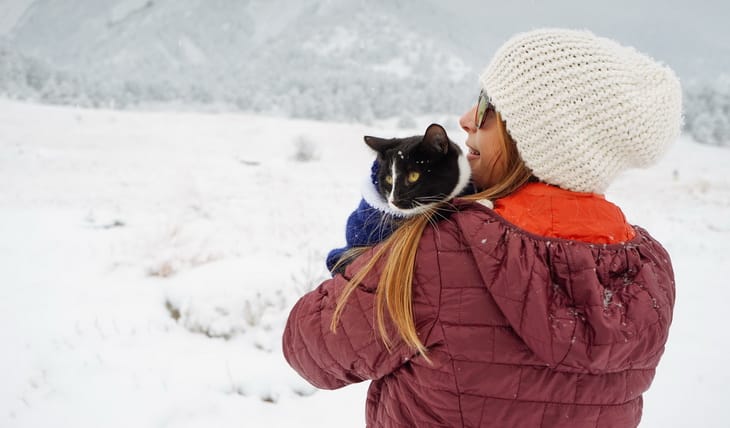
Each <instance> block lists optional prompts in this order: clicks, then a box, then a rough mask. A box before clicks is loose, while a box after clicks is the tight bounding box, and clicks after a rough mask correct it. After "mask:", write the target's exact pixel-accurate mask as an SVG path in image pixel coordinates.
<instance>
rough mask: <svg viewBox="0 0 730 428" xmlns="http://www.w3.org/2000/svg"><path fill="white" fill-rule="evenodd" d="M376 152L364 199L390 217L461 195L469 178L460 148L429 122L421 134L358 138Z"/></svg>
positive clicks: (424, 210) (425, 210)
mask: <svg viewBox="0 0 730 428" xmlns="http://www.w3.org/2000/svg"><path fill="white" fill-rule="evenodd" d="M364 140H365V143H366V144H367V145H368V146H369V147H370V148H371V149H373V150H374V151H375V152H377V158H376V160H375V163H374V165H373V176H372V177H371V183H369V185H368V186H365V187H364V189H363V192H364V193H368V192H377V194H372V193H370V194H364V195H363V197H364V198H365V200H366V201H367V202H368V203H370V205H372V206H373V207H375V208H377V209H379V210H381V211H383V212H385V213H387V214H392V215H395V216H396V217H410V216H413V215H418V214H423V213H428V212H430V211H431V210H432V209H433V208H434V207H435V206H437V205H438V204H440V203H442V202H444V201H448V200H450V199H452V198H454V197H456V196H458V195H459V194H461V193H462V192H463V191H464V190H465V189H466V188H467V186H469V180H470V177H471V169H470V168H469V163H468V161H467V160H466V156H465V155H464V152H463V151H462V150H461V148H459V146H458V145H456V144H455V143H454V142H453V141H451V140H449V137H448V135H447V134H446V130H445V129H444V128H443V127H442V126H441V125H438V124H436V123H434V124H431V125H430V126H429V127H428V128H427V129H426V132H425V133H424V135H422V136H420V135H416V136H413V137H406V138H391V139H384V138H378V137H372V136H365V137H364Z"/></svg>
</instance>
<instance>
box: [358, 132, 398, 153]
mask: <svg viewBox="0 0 730 428" xmlns="http://www.w3.org/2000/svg"><path fill="white" fill-rule="evenodd" d="M364 139H365V144H367V145H368V146H370V148H371V149H373V150H375V151H376V152H378V153H385V152H386V151H387V150H388V149H390V148H391V147H393V146H395V145H396V144H397V143H398V142H397V141H395V140H386V139H385V138H378V137H371V136H369V135H366V136H365V137H364Z"/></svg>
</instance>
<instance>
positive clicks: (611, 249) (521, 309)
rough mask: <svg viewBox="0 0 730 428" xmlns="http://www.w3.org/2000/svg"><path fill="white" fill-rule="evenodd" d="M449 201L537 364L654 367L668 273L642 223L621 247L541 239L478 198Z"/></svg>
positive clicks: (666, 306) (668, 304) (591, 368)
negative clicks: (630, 238) (455, 208)
mask: <svg viewBox="0 0 730 428" xmlns="http://www.w3.org/2000/svg"><path fill="white" fill-rule="evenodd" d="M458 205H459V206H460V208H461V209H462V212H460V213H458V214H456V215H455V216H454V219H455V221H456V222H457V223H458V225H459V229H460V230H461V233H462V234H463V240H464V242H465V243H466V244H467V245H468V247H470V249H471V252H472V254H473V256H474V258H475V261H476V265H477V266H478V269H479V273H480V275H481V278H482V280H483V282H484V285H485V287H487V289H488V290H489V291H490V293H491V295H492V296H493V298H494V299H495V301H496V303H497V305H498V307H499V308H500V310H501V311H502V313H503V314H504V316H505V317H506V318H507V320H508V322H509V323H510V325H511V326H512V329H513V330H514V332H515V334H517V335H518V336H519V337H520V338H521V339H522V340H523V341H524V343H525V344H526V345H527V346H528V347H529V349H530V350H531V351H532V352H533V353H534V354H535V355H536V356H537V357H538V358H539V359H541V360H542V361H544V362H545V364H546V365H548V366H550V367H552V368H556V369H559V370H564V371H581V372H590V373H605V372H615V371H622V370H627V369H631V368H642V367H649V366H651V365H652V364H654V365H656V362H657V361H658V360H659V357H660V356H661V354H662V352H663V350H664V343H665V342H666V339H667V332H668V329H669V324H670V323H671V316H672V308H673V305H674V277H673V272H672V268H671V264H670V261H669V256H668V254H667V252H666V251H665V250H664V248H662V246H661V245H660V244H659V243H658V242H656V241H655V240H654V239H653V238H652V237H651V236H650V235H649V234H648V233H647V232H646V231H645V230H643V229H641V228H638V227H635V228H634V230H635V231H636V236H635V237H634V238H633V239H632V240H630V241H628V242H626V243H623V244H592V243H586V242H578V241H573V240H566V239H559V238H545V237H541V236H538V235H534V234H532V233H530V232H527V231H525V230H522V229H520V228H518V227H516V226H514V225H512V224H511V223H508V222H507V221H505V220H504V219H503V218H502V217H500V216H499V215H498V214H497V213H496V212H494V211H493V210H491V209H489V208H487V207H485V206H482V205H480V204H476V203H466V202H462V203H459V204H458ZM465 211H466V212H469V214H467V213H466V212H465Z"/></svg>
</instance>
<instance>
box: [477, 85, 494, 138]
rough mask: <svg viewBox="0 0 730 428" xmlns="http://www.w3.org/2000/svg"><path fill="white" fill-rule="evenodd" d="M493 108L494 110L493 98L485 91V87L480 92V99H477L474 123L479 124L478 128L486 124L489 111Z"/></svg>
mask: <svg viewBox="0 0 730 428" xmlns="http://www.w3.org/2000/svg"><path fill="white" fill-rule="evenodd" d="M490 110H492V111H494V104H492V99H491V98H490V97H489V95H487V93H486V92H484V89H482V90H481V92H479V101H477V111H476V112H475V115H474V123H475V124H476V125H477V129H479V128H481V127H482V126H484V121H485V120H487V113H489V111H490Z"/></svg>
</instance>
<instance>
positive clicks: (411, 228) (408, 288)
mask: <svg viewBox="0 0 730 428" xmlns="http://www.w3.org/2000/svg"><path fill="white" fill-rule="evenodd" d="M497 123H498V128H499V133H498V135H499V139H500V145H501V147H502V153H503V154H504V156H502V157H500V160H499V161H501V162H503V163H504V167H505V168H504V171H505V173H504V176H503V177H501V178H500V179H499V180H498V182H497V183H496V184H494V185H493V186H491V187H489V188H487V189H484V190H482V191H481V192H479V193H476V194H474V195H469V196H466V197H463V198H461V199H466V200H471V201H477V200H479V199H499V198H502V197H504V196H507V195H509V194H510V193H512V192H514V191H515V190H517V189H518V188H519V187H521V186H522V185H524V184H525V183H527V182H528V181H530V180H531V179H532V178H533V175H532V172H531V171H530V170H529V168H527V166H526V165H525V163H524V162H523V161H522V158H520V155H519V153H518V152H517V146H516V145H515V144H514V141H513V140H512V138H511V137H510V135H509V134H508V133H507V128H506V126H505V123H504V122H503V121H502V118H501V116H500V115H499V113H497ZM437 211H438V210H437V209H434V210H433V211H431V212H429V213H426V214H423V215H418V216H414V217H412V218H409V219H407V220H406V221H405V222H404V223H403V224H402V225H400V226H399V227H398V228H397V229H396V230H395V231H394V232H393V233H392V234H391V235H390V236H389V237H388V238H387V239H386V240H385V241H383V242H382V243H381V244H380V245H379V246H377V247H376V249H375V252H374V253H373V256H372V257H371V258H370V260H369V261H368V262H367V263H366V264H365V266H363V267H362V268H361V269H360V270H359V271H358V272H357V273H356V274H355V275H354V276H353V277H352V279H350V281H349V282H348V283H347V285H346V286H345V289H344V291H343V293H342V295H341V296H340V298H339V300H338V301H337V306H336V308H335V312H334V314H333V315H332V322H331V324H330V329H331V330H332V331H333V332H336V331H337V323H338V321H339V319H340V316H341V315H342V311H343V309H344V307H345V305H346V304H347V300H348V299H349V297H350V295H351V294H352V292H353V291H354V290H355V289H356V288H357V287H358V285H360V283H361V282H362V280H363V279H364V278H365V277H366V276H367V275H368V274H369V273H370V272H371V271H372V270H373V268H374V267H375V265H376V263H377V262H378V260H380V259H381V258H382V257H383V256H384V255H385V254H386V253H387V259H386V261H385V265H384V267H383V270H382V272H381V275H380V279H379V282H378V287H377V289H376V292H375V317H376V325H377V328H378V332H379V334H380V337H381V339H382V340H383V343H384V344H385V346H386V348H387V349H388V350H390V349H391V347H392V343H393V342H392V340H391V338H390V337H389V335H388V333H387V329H386V323H385V311H386V309H387V312H388V315H389V317H390V319H391V321H392V322H393V324H394V325H395V327H396V329H397V331H398V334H399V336H400V338H401V339H402V340H403V341H404V342H405V343H406V344H407V345H408V346H410V347H411V348H413V349H414V350H416V351H417V352H418V353H420V354H421V355H423V356H424V357H426V359H428V357H427V355H426V348H425V347H424V345H423V343H422V342H421V340H420V339H419V337H418V334H417V332H416V326H415V324H414V321H413V307H412V285H413V274H414V265H415V261H416V252H417V250H418V243H419V241H420V240H421V236H422V235H423V231H424V229H425V228H426V224H428V223H429V222H433V221H434V216H435V215H438V213H437ZM363 252H364V251H363V249H356V250H354V251H353V253H351V254H349V255H346V256H345V257H343V259H344V260H352V258H354V257H356V256H357V255H360V254H362V253H363Z"/></svg>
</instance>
